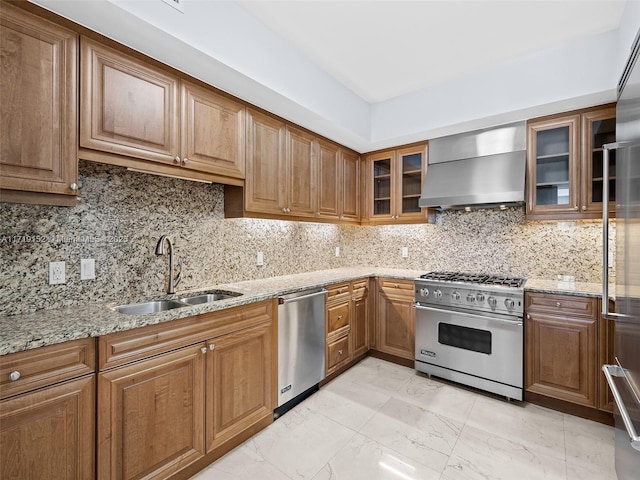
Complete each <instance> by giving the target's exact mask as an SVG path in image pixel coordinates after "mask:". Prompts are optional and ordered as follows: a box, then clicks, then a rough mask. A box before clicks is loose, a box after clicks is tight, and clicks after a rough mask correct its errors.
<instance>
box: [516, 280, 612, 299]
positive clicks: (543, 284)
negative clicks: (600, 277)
mask: <svg viewBox="0 0 640 480" xmlns="http://www.w3.org/2000/svg"><path fill="white" fill-rule="evenodd" d="M524 289H525V290H526V291H529V292H540V293H559V294H571V295H579V296H581V297H600V296H602V284H601V283H585V282H559V281H557V280H542V279H538V278H530V279H528V280H527V283H526V284H525V286H524ZM614 291H615V287H614V286H613V285H611V286H610V287H609V292H614Z"/></svg>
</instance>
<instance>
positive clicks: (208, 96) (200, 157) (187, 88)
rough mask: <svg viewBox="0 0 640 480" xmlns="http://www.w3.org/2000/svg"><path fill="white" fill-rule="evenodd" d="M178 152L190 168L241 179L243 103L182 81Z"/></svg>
mask: <svg viewBox="0 0 640 480" xmlns="http://www.w3.org/2000/svg"><path fill="white" fill-rule="evenodd" d="M181 125H182V134H181V142H182V148H181V150H182V155H183V162H184V165H183V166H184V167H185V168H188V169H191V170H200V171H204V172H211V173H216V174H219V175H227V176H232V177H236V178H244V170H245V169H244V132H245V127H244V106H243V105H241V104H239V103H237V102H234V101H233V100H230V99H228V98H225V97H223V96H221V95H217V94H216V93H214V92H212V91H210V90H207V89H204V88H201V87H198V86H197V85H194V84H191V83H188V82H186V81H184V80H183V81H182V123H181Z"/></svg>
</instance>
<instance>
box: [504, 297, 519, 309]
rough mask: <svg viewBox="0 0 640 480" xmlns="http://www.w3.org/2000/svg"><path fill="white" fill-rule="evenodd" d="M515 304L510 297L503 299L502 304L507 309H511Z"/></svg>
mask: <svg viewBox="0 0 640 480" xmlns="http://www.w3.org/2000/svg"><path fill="white" fill-rule="evenodd" d="M515 305H516V304H515V302H514V301H513V300H512V299H511V298H507V299H506V300H505V301H504V306H505V307H507V310H513V307H515Z"/></svg>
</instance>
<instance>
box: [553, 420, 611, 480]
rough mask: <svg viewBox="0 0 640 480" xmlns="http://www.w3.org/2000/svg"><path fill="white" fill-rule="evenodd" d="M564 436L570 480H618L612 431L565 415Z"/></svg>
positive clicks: (607, 427) (598, 424)
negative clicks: (590, 479)
mask: <svg viewBox="0 0 640 480" xmlns="http://www.w3.org/2000/svg"><path fill="white" fill-rule="evenodd" d="M564 434H565V448H566V452H567V475H568V476H569V478H571V479H580V480H585V479H587V478H594V479H595V478H598V479H602V480H607V479H612V480H615V478H616V474H615V461H614V459H615V448H614V429H613V427H609V426H607V425H602V424H600V423H596V422H592V421H590V420H586V419H583V418H579V417H574V416H572V415H564ZM585 475H586V476H585ZM589 475H591V477H589Z"/></svg>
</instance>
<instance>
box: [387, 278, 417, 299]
mask: <svg viewBox="0 0 640 480" xmlns="http://www.w3.org/2000/svg"><path fill="white" fill-rule="evenodd" d="M380 287H381V288H382V290H384V291H386V292H393V293H395V294H397V295H407V296H410V297H413V281H407V280H395V279H392V278H388V279H382V280H380Z"/></svg>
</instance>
